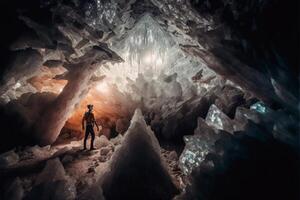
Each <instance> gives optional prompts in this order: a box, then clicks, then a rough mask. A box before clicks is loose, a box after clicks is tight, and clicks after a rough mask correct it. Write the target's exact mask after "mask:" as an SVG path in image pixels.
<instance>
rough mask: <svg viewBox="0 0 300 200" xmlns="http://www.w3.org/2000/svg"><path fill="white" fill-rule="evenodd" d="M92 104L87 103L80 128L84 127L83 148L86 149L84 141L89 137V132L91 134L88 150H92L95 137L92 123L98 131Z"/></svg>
mask: <svg viewBox="0 0 300 200" xmlns="http://www.w3.org/2000/svg"><path fill="white" fill-rule="evenodd" d="M93 107H94V106H93V105H91V104H89V105H87V108H88V111H87V112H85V113H84V116H83V118H82V130H84V128H85V135H84V142H83V146H84V150H85V149H86V141H87V139H88V137H89V134H91V146H90V150H94V149H95V148H94V139H95V132H94V125H96V127H97V131H99V126H98V124H97V122H96V120H95V116H94V114H93ZM84 122H86V126H85V127H84Z"/></svg>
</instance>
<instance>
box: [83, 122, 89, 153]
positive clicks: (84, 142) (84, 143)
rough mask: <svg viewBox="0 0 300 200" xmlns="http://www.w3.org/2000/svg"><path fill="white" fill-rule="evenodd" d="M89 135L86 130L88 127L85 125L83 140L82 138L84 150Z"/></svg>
mask: <svg viewBox="0 0 300 200" xmlns="http://www.w3.org/2000/svg"><path fill="white" fill-rule="evenodd" d="M88 137H89V131H88V128H87V127H86V128H85V135H84V140H83V149H84V150H85V149H86V141H87V139H88Z"/></svg>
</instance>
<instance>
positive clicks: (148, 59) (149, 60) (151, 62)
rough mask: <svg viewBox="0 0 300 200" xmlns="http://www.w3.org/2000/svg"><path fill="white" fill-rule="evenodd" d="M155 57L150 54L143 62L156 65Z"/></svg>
mask: <svg viewBox="0 0 300 200" xmlns="http://www.w3.org/2000/svg"><path fill="white" fill-rule="evenodd" d="M155 57H156V56H155V55H154V54H153V53H152V52H148V53H147V54H146V55H145V56H144V57H143V61H144V63H145V64H147V65H150V64H154V63H155Z"/></svg>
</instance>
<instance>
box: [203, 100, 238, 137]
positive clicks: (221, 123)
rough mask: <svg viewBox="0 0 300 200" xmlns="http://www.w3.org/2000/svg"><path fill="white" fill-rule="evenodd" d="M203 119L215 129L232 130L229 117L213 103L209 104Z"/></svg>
mask: <svg viewBox="0 0 300 200" xmlns="http://www.w3.org/2000/svg"><path fill="white" fill-rule="evenodd" d="M205 121H206V123H207V124H208V125H209V126H211V127H213V128H215V129H220V130H224V131H227V132H233V125H232V121H231V119H230V118H229V117H228V116H227V115H225V114H224V113H223V112H222V111H221V110H220V109H219V108H218V107H217V106H216V105H214V104H213V105H211V106H210V108H209V111H208V113H207V116H206V119H205Z"/></svg>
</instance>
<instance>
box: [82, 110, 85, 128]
mask: <svg viewBox="0 0 300 200" xmlns="http://www.w3.org/2000/svg"><path fill="white" fill-rule="evenodd" d="M84 121H85V114H84V115H83V117H82V122H81V123H82V130H84Z"/></svg>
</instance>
